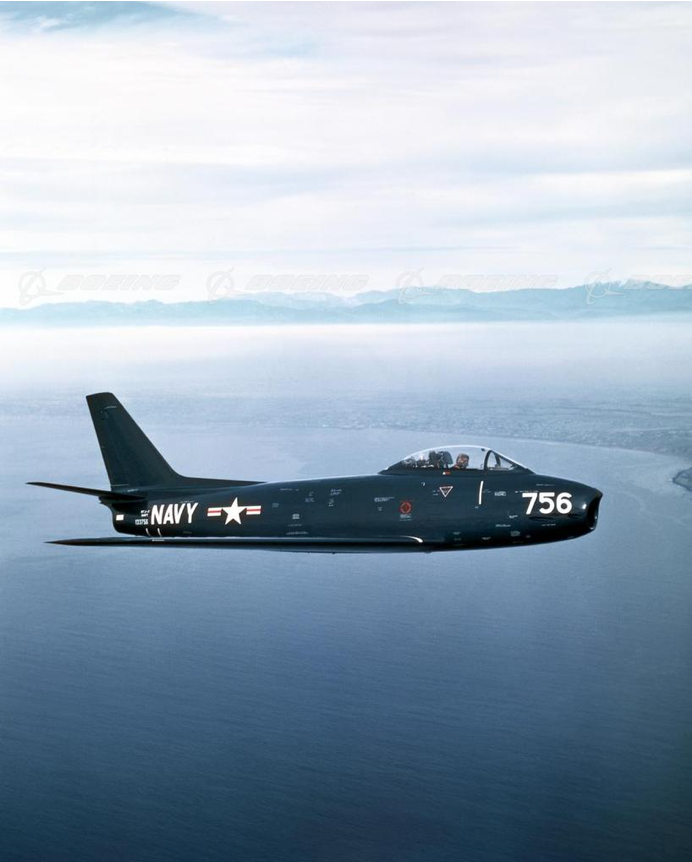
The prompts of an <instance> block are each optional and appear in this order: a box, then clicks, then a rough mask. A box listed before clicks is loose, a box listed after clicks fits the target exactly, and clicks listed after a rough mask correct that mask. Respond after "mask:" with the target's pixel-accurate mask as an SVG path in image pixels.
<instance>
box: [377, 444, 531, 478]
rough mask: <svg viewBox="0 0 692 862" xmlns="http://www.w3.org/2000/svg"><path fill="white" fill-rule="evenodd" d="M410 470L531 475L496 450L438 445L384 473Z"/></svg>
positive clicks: (406, 459) (405, 459)
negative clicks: (509, 471)
mask: <svg viewBox="0 0 692 862" xmlns="http://www.w3.org/2000/svg"><path fill="white" fill-rule="evenodd" d="M409 470H436V471H438V472H441V473H448V474H449V475H452V474H454V473H460V472H462V471H472V472H480V471H493V472H494V471H495V470H514V471H517V472H518V471H521V472H526V473H529V472H531V471H530V470H529V469H528V468H527V467H524V465H523V464H519V463H518V462H517V461H512V460H511V458H507V456H506V455H501V454H500V453H499V452H495V451H494V450H493V449H486V448H485V447H484V446H465V445H457V446H435V447H434V448H432V449H423V450H421V451H420V452H414V453H413V454H412V455H407V456H406V457H405V458H402V459H401V461H397V462H396V464H392V466H391V467H387V469H386V470H383V472H385V473H399V472H401V471H409Z"/></svg>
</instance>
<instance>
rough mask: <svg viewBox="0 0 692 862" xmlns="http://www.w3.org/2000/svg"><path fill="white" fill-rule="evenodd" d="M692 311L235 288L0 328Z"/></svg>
mask: <svg viewBox="0 0 692 862" xmlns="http://www.w3.org/2000/svg"><path fill="white" fill-rule="evenodd" d="M690 313H692V284H691V285H686V286H685V287H681V288H672V287H666V286H664V285H660V284H655V283H652V282H632V281H629V282H607V283H598V284H589V285H581V286H579V287H571V288H564V289H556V288H552V289H546V288H541V289H538V288H537V289H521V290H505V291H493V292H475V291H471V290H464V289H450V288H441V287H429V288H427V287H415V288H409V289H403V290H387V291H378V290H371V291H365V292H363V293H357V294H352V295H348V296H347V295H340V294H336V293H311V292H306V293H291V292H287V293H277V292H257V293H243V292H238V293H236V294H233V295H231V296H229V297H225V298H223V299H213V300H200V301H196V302H160V301H158V300H153V299H147V300H143V301H136V302H117V301H96V300H86V301H83V302H48V303H43V304H37V305H34V306H31V307H29V308H24V309H11V308H0V326H191V325H194V326H232V325H237V324H242V325H253V324H254V325H261V324H272V325H275V324H301V323H318V324H319V323H454V322H464V321H474V322H482V321H519V320H579V319H586V320H593V319H594V318H600V317H626V316H635V315H636V316H642V315H671V314H675V315H677V314H690Z"/></svg>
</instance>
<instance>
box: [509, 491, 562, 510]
mask: <svg viewBox="0 0 692 862" xmlns="http://www.w3.org/2000/svg"><path fill="white" fill-rule="evenodd" d="M521 496H522V497H524V498H525V499H527V500H528V501H529V503H528V506H527V507H526V514H527V515H530V514H531V512H533V509H534V506H535V505H536V502H538V504H539V505H538V509H537V510H536V511H538V512H540V514H541V515H551V514H552V513H553V512H557V513H558V514H560V515H568V514H569V513H570V512H571V511H572V495H571V494H568V493H567V491H563V492H562V493H561V494H557V493H556V492H555V491H524V493H523V494H522V495H521Z"/></svg>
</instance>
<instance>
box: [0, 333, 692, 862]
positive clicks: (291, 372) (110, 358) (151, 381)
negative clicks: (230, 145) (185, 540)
mask: <svg viewBox="0 0 692 862" xmlns="http://www.w3.org/2000/svg"><path fill="white" fill-rule="evenodd" d="M522 326H523V325H522ZM652 326H653V325H652ZM655 326H656V327H658V326H660V327H663V329H660V328H659V329H656V328H647V326H646V324H639V327H640V330H639V331H636V332H632V330H631V329H627V330H624V329H623V331H622V332H620V333H618V332H617V331H613V330H607V331H606V330H604V329H603V328H601V327H600V326H594V327H585V326H581V327H579V326H578V327H575V328H566V329H564V330H563V331H562V332H561V334H560V335H559V337H558V336H557V335H555V333H554V331H553V330H551V329H546V328H544V327H542V326H540V325H539V326H536V327H535V328H533V329H531V328H530V327H529V328H528V329H524V328H522V329H521V331H520V330H514V329H509V330H507V329H503V328H502V327H500V328H498V327H497V326H490V327H486V328H483V327H481V328H478V327H473V328H471V329H470V330H468V331H466V330H461V328H459V329H457V330H454V329H451V328H450V329H449V330H444V331H441V330H430V329H428V328H422V330H421V331H412V330H411V329H410V328H409V329H403V328H400V329H398V330H397V329H396V328H387V329H385V330H377V329H376V328H362V329H359V331H358V332H354V331H352V330H345V329H340V328H333V329H331V330H319V331H318V330H314V331H308V330H301V331H291V332H282V331H280V330H255V331H253V332H252V333H248V332H247V331H239V332H233V331H221V330H220V331H216V332H213V333H211V334H210V333H209V331H206V333H205V332H202V333H194V334H191V333H190V332H185V333H177V332H175V331H156V332H146V333H145V332H142V331H139V332H134V333H133V332H115V331H113V332H110V333H108V334H107V335H106V336H104V337H102V338H101V339H100V340H99V338H98V337H97V334H96V333H93V332H90V333H70V334H65V333H57V332H52V333H47V334H44V335H42V336H41V337H40V338H39V337H38V336H37V337H34V338H32V339H31V340H30V341H26V340H25V339H26V336H25V335H24V334H23V335H22V336H21V337H20V336H17V337H16V341H15V342H14V343H13V344H12V350H13V354H14V356H15V358H16V360H17V362H16V363H15V366H14V371H13V373H12V374H7V375H6V376H5V377H4V378H3V379H2V383H1V391H2V402H1V404H2V406H1V407H0V428H1V430H2V449H1V452H0V455H1V461H0V464H1V467H0V487H1V488H2V495H0V539H1V541H2V574H1V576H0V638H1V642H0V858H1V859H2V860H8V862H10V860H12V862H14V861H15V860H17V862H18V861H19V860H32V862H33V860H45V862H48V860H50V862H53V860H75V859H79V860H80V862H81V860H87V862H91V860H94V862H96V860H99V862H101V860H110V859H122V860H137V862H138V860H166V862H171V860H172V862H178V860H180V862H182V860H230V859H232V860H235V859H238V860H250V862H254V860H286V862H289V860H290V862H294V860H295V862H303V860H312V859H315V860H317V859H319V860H330V862H331V860H349V862H350V860H378V862H379V860H390V859H392V860H394V859H396V860H406V862H408V860H411V862H418V860H426V862H427V860H454V862H457V860H464V862H491V860H492V862H497V861H498V860H527V862H529V860H531V862H535V860H560V862H563V860H564V862H573V860H585V862H586V860H599V862H600V860H604V862H605V860H608V862H613V860H623V862H640V860H642V862H643V860H647V862H648V860H671V862H678V860H685V859H688V858H690V857H692V819H691V817H690V811H691V810H692V733H691V731H690V728H691V727H692V571H691V568H692V567H691V566H690V559H692V530H691V529H690V528H691V527H692V495H691V494H690V493H689V492H686V491H684V490H683V489H682V488H680V487H678V486H675V485H674V484H673V483H672V481H671V479H672V477H673V476H674V475H675V473H676V472H677V471H678V470H680V469H682V468H683V467H687V466H689V464H690V461H689V460H688V459H687V458H686V455H685V451H686V450H685V446H686V445H687V442H686V440H687V438H685V437H684V433H683V431H684V428H685V427H686V426H685V423H686V417H687V416H688V415H689V410H690V405H689V393H690V391H691V389H690V386H689V383H690V380H689V374H690V371H689V369H690V368H692V363H689V361H688V360H689V359H690V358H691V357H690V356H689V355H687V354H686V353H685V351H686V350H687V351H688V353H689V352H690V351H691V348H690V346H689V344H690V342H689V340H688V341H687V342H686V343H685V340H684V338H683V330H682V329H679V328H677V326H676V325H672V324H670V325H669V324H656V325H655ZM667 327H670V328H667ZM615 330H617V327H615ZM664 330H665V332H666V333H667V335H666V337H664V335H663V333H664ZM605 334H608V335H609V338H611V340H610V341H608V343H607V344H604V343H603V342H604V335H605ZM506 337H509V339H510V341H509V342H507V340H506ZM11 338H12V339H14V338H15V336H11ZM498 339H500V340H499V341H498ZM503 339H504V340H503ZM546 339H548V342H546ZM508 343H509V345H510V346H509V347H507V344H508ZM633 343H636V345H637V351H636V356H635V355H634V353H633V351H632V344H633ZM143 344H146V347H143V346H142V345H143ZM498 344H504V345H505V347H504V348H499V347H498ZM522 345H523V346H522ZM577 348H578V349H579V351H580V353H579V355H581V356H586V357H588V358H587V359H586V360H584V364H583V366H582V368H581V371H579V370H575V369H574V367H573V364H570V362H568V361H567V358H565V357H569V356H572V357H574V356H575V353H576V351H577ZM628 353H629V356H630V360H631V361H630V363H629V364H628V362H627V356H628ZM541 356H542V357H543V362H542V363H541V361H540V360H541ZM522 369H530V370H531V372H532V374H531V375H528V377H529V379H527V380H526V383H525V385H524V384H523V383H522ZM598 369H600V373H597V370H598ZM527 374H528V372H527V373H526V374H525V375H524V376H527ZM657 381H662V382H661V383H660V385H659V384H658V383H657ZM103 389H110V390H113V391H115V392H116V394H118V395H119V397H121V399H122V400H123V402H124V403H125V404H126V406H127V407H128V408H129V409H130V410H131V412H132V413H133V415H134V416H135V418H136V419H137V420H138V421H140V422H141V424H142V425H143V427H144V428H145V430H146V431H147V432H148V433H150V434H151V436H152V438H153V439H154V440H155V442H156V443H157V444H158V445H159V446H160V448H161V449H162V451H163V452H164V454H165V455H166V456H167V457H168V458H169V459H170V460H171V462H172V463H173V465H174V466H175V467H176V468H177V469H180V470H181V471H182V472H189V473H195V474H199V475H205V474H206V475H220V476H224V475H225V476H229V477H236V476H238V477H248V476H249V477H250V478H258V479H272V478H279V477H282V476H285V477H291V476H293V477H307V476H310V475H339V474H348V473H357V472H361V471H370V470H373V471H375V470H378V469H381V468H382V467H383V466H386V465H387V464H389V463H391V462H392V461H394V460H397V459H398V458H399V457H401V456H402V455H403V454H406V453H407V452H410V451H414V450H416V449H419V448H421V447H422V446H424V445H427V444H431V445H432V444H435V443H437V442H440V441H442V442H453V441H455V440H457V439H459V437H460V435H461V437H462V439H461V440H460V442H470V443H473V442H481V443H482V442H486V443H488V444H490V445H493V446H496V447H497V448H498V449H499V450H500V451H504V452H506V453H507V454H508V455H510V456H512V457H516V458H517V459H519V460H520V461H522V462H524V463H526V464H528V465H529V466H531V467H533V468H534V469H536V470H540V471H545V472H548V473H553V474H556V475H564V476H566V477H569V478H573V479H577V480H579V481H584V482H586V483H588V484H592V485H595V486H596V487H598V488H600V489H601V490H602V491H603V492H604V500H603V504H602V507H601V516H600V522H599V526H598V529H597V530H596V532H595V533H593V534H591V535H589V536H587V537H584V538H582V539H579V540H576V541H572V542H566V543H561V544H556V545H553V546H543V547H535V548H512V549H504V550H493V551H478V552H467V553H458V554H446V555H430V556H418V555H412V556H404V555H392V556H386V555H377V556H371V557H369V556H322V555H291V554H287V555H280V554H274V553H258V552H243V551H237V552H229V553H227V554H226V553H220V552H218V551H215V552H211V551H197V550H181V551H179V552H175V553H172V552H169V553H165V554H159V553H157V552H156V551H153V550H152V551H150V552H146V553H143V552H141V551H138V550H137V549H121V550H118V549H80V548H67V547H59V546H52V545H47V544H44V542H45V540H47V539H51V538H59V537H68V536H90V535H91V536H95V535H108V534H109V533H110V523H109V518H108V513H107V512H106V510H105V509H103V508H101V507H99V505H98V504H97V503H95V502H94V501H93V500H92V499H89V498H83V497H79V496H76V495H65V494H59V493H57V492H51V491H49V490H44V489H38V488H31V487H27V486H25V485H24V484H23V483H24V482H25V481H27V480H36V479H38V480H41V479H43V480H48V481H58V482H60V481H65V482H71V483H74V484H85V485H94V486H96V487H99V486H103V484H104V482H105V472H104V470H103V467H102V464H101V462H100V458H99V453H98V447H97V445H96V442H95V437H94V434H93V430H92V428H91V424H90V421H89V418H88V412H87V410H86V406H85V404H84V402H83V395H84V394H86V393H88V392H90V391H98V390H103ZM606 403H609V404H611V405H612V407H613V411H612V413H611V414H607V413H606V414H604V409H603V405H604V404H606ZM436 405H437V406H436ZM599 405H600V407H599ZM637 405H639V406H638V407H637ZM652 405H653V406H652ZM452 407H453V408H454V410H455V411H458V412H450V410H451V409H452ZM615 408H617V410H616V409H615ZM471 410H472V411H473V414H474V415H473V422H472V421H471V417H469V416H468V415H467V414H468V412H469V411H471ZM618 411H619V412H618ZM596 414H599V416H601V415H602V414H603V415H606V416H607V417H609V418H608V419H607V422H608V423H610V424H609V425H607V427H606V420H605V419H601V424H600V425H599V426H598V434H599V435H600V437H603V436H604V435H606V431H607V430H608V428H609V429H610V433H611V434H612V435H614V437H613V439H615V440H616V436H617V434H621V435H623V442H627V441H629V440H630V439H631V435H633V434H634V433H635V431H636V432H637V433H638V434H640V435H641V434H643V433H644V432H645V431H646V429H656V435H657V436H655V437H654V435H653V432H651V433H650V432H647V433H650V439H651V440H652V445H653V442H656V441H658V442H660V443H661V444H662V446H663V447H664V448H665V451H664V452H656V451H642V450H641V449H640V450H634V449H631V448H627V447H626V446H620V447H617V446H614V445H612V444H613V440H612V439H611V440H610V443H611V445H610V446H609V447H605V446H603V445H596V442H595V441H591V442H588V441H589V439H590V436H589V435H590V433H592V427H593V426H595V420H594V419H593V416H595V415H596ZM625 414H626V417H627V418H625ZM457 416H458V417H460V418H459V419H458V420H457V418H456V417H457ZM484 417H486V421H487V424H488V426H489V427H490V428H491V430H490V431H489V432H488V433H487V434H481V433H480V429H482V427H483V422H484ZM681 417H682V420H681ZM500 418H502V421H500ZM452 420H453V421H452ZM551 421H552V423H553V424H550V422H551ZM445 423H447V424H445ZM532 423H533V424H532ZM546 423H547V424H546ZM546 427H547V428H548V429H549V430H550V433H553V429H558V430H557V432H556V433H555V434H554V436H555V437H556V438H558V439H552V440H550V439H537V438H540V437H545V436H546V434H547V432H546ZM561 428H562V429H564V434H563V435H561V434H560V433H559V429H561ZM680 429H682V431H681V430H680ZM500 432H503V433H500ZM520 432H521V433H520ZM544 432H545V433H544ZM594 433H595V432H594ZM628 435H629V436H628ZM564 438H568V440H569V442H565V439H564ZM638 439H641V436H640V438H638ZM577 440H579V441H586V442H576V441H577ZM599 441H600V438H599ZM676 441H677V442H676ZM600 442H602V441H600Z"/></svg>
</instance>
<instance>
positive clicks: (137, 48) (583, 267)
mask: <svg viewBox="0 0 692 862" xmlns="http://www.w3.org/2000/svg"><path fill="white" fill-rule="evenodd" d="M691 37H692V7H690V6H689V5H688V4H677V3H671V4H666V3H653V4H648V3H632V4H629V3H617V4H590V3H583V4H582V3H564V4H543V3H540V4H525V3H521V4H478V3H468V4H466V3H455V4H446V3H445V4H442V3H441V4H435V3H431V4H417V3H405V4H397V3H380V4H378V3H375V4H363V3H358V4H355V3H353V4H340V3H339V4H320V3H309V4H291V3H278V4H273V3H266V4H265V3H253V4H245V3H232V4H216V3H214V4H206V3H194V4H167V5H158V4H145V3H134V4H133V3H110V4H81V3H48V4H43V3H31V4H12V3H9V4H0V96H1V102H0V103H1V104H2V111H3V115H2V116H3V120H2V125H3V133H2V136H0V171H1V172H2V183H1V185H0V199H1V201H2V206H1V208H0V249H1V250H2V271H1V273H0V276H1V279H2V281H1V285H2V294H1V295H0V303H1V304H3V305H16V304H17V298H18V297H17V281H18V278H19V277H20V275H21V273H23V272H25V271H27V270H43V271H44V272H45V273H46V277H48V276H50V277H53V278H54V279H56V281H57V280H58V279H59V277H60V275H61V274H64V273H65V272H113V273H117V272H142V273H152V272H167V273H171V272H173V273H177V274H179V275H180V287H179V289H178V291H177V292H176V294H175V295H174V296H171V299H176V300H179V299H183V298H195V299H199V298H201V295H203V292H204V287H205V282H206V278H207V277H208V275H209V274H210V273H211V272H215V271H218V270H219V268H224V267H225V268H228V269H231V268H233V271H234V272H235V274H236V281H238V282H239V283H242V281H243V279H245V278H250V277H251V276H252V275H253V274H256V273H277V272H290V273H297V272H303V273H325V274H326V273H365V274H367V275H368V278H369V284H368V286H369V287H371V288H381V289H388V288H390V287H392V286H394V283H395V282H396V279H397V277H398V275H399V274H400V273H403V272H408V271H415V272H419V271H421V270H422V272H423V277H424V279H425V280H426V281H427V282H430V283H432V282H435V281H436V280H439V279H441V278H444V277H445V276H446V275H449V274H450V273H458V274H464V275H466V274H488V275H497V274H526V273H534V274H536V275H542V276H544V277H545V276H546V275H548V274H550V275H553V276H554V277H555V279H556V283H557V284H558V286H567V285H569V284H575V283H580V282H581V281H584V280H585V279H587V278H589V277H590V276H592V274H593V273H594V272H598V273H600V274H607V277H609V278H627V277H632V276H637V275H642V276H647V277H649V278H653V277H655V278H658V279H665V278H667V279H668V281H669V282H670V283H676V281H677V283H682V282H684V281H685V280H687V281H692V275H690V274H691V273H692V213H691V212H690V210H691V207H692V110H691V108H692V106H691V104H690V102H691V101H692V96H691V93H692V88H690V86H689V83H690V80H691V79H692V74H691V73H692V53H691V52H690V51H689V44H690V38H691ZM81 298H83V297H81ZM117 298H119V299H125V298H128V297H124V296H122V297H117ZM129 298H138V297H135V296H131V297H129Z"/></svg>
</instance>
